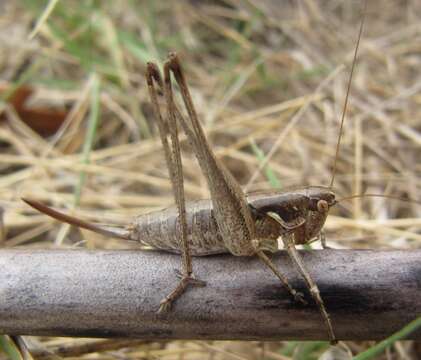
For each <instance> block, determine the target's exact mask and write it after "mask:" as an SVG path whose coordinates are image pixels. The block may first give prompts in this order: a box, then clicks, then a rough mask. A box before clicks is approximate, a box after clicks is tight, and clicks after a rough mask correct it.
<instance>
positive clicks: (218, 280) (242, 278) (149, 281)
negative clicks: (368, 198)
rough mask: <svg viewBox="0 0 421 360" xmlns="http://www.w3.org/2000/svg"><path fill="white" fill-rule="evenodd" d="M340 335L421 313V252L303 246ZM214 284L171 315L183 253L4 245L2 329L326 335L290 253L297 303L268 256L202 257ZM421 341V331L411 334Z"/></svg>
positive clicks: (149, 335) (369, 332)
mask: <svg viewBox="0 0 421 360" xmlns="http://www.w3.org/2000/svg"><path fill="white" fill-rule="evenodd" d="M303 258H304V261H305V263H306V265H307V266H308V268H309V269H310V270H311V273H312V275H313V276H314V279H315V280H316V282H317V284H318V285H319V287H320V291H321V295H322V297H323V299H324V301H325V304H326V307H327V309H328V311H329V313H330V315H331V317H332V321H333V326H334V327H335V331H336V333H337V335H338V337H339V339H347V340H351V339H352V340H363V339H364V340H376V339H381V338H385V337H386V336H389V335H390V334H392V333H393V332H395V331H397V330H399V329H400V328H401V327H403V326H404V325H405V324H406V323H408V322H409V321H411V320H412V319H414V318H415V317H416V316H417V315H419V314H421V301H420V299H421V281H420V279H421V265H420V264H421V250H412V251H371V250H322V251H320V250H319V251H317V250H316V251H306V252H303ZM194 260H195V261H194V267H195V274H196V275H197V276H198V277H199V278H200V279H203V280H206V281H207V286H206V287H204V288H194V289H191V290H189V291H188V292H187V293H186V294H185V296H183V297H182V298H181V299H180V300H179V301H177V302H176V303H175V306H174V308H173V309H172V311H171V312H170V313H168V314H161V315H158V314H156V311H157V309H158V307H159V301H160V300H161V298H162V296H163V295H165V294H166V292H167V291H168V289H169V288H172V287H173V285H174V283H175V281H176V277H175V274H174V269H176V268H177V267H178V263H179V257H178V256H177V255H172V254H166V253H159V252H142V251H87V250H36V251H34V250H2V251H1V252H0V266H1V269H2V271H1V272H0V294H2V296H1V301H0V332H1V333H7V334H13V335H15V334H25V335H49V336H62V335H65V336H87V337H120V338H123V337H132V338H138V339H144V340H156V339H236V340H240V339H241V340H246V339H255V340H275V339H277V340H286V339H296V340H298V339H299V340H307V339H326V337H327V333H326V331H325V329H324V326H323V320H322V318H321V316H320V314H319V312H318V310H317V307H316V305H315V304H314V303H313V302H312V300H311V296H310V295H309V294H308V293H307V292H306V290H305V285H304V281H303V280H302V279H301V278H300V277H299V276H298V275H297V273H296V272H295V271H294V269H293V268H292V266H291V264H290V260H289V259H288V257H287V255H286V254H285V253H284V252H281V253H280V254H279V255H277V256H276V259H275V264H276V266H278V267H279V268H281V269H282V270H283V271H284V273H285V274H286V275H287V276H288V278H289V279H290V282H291V284H292V285H293V286H294V287H295V288H296V289H297V290H298V291H302V292H304V294H305V298H306V300H307V301H308V302H309V304H308V305H301V304H298V303H295V302H294V301H293V300H292V299H291V297H290V296H289V294H288V293H287V292H286V290H285V289H284V288H283V287H282V285H281V284H280V283H279V282H278V281H277V279H276V278H274V277H273V276H272V274H271V273H270V272H269V271H267V270H266V269H265V268H264V267H263V266H262V265H261V264H260V262H259V261H258V259H250V258H241V257H233V256H228V255H227V256H214V257H202V258H195V259H194ZM410 338H412V339H421V332H420V331H416V332H414V333H412V334H411V335H410Z"/></svg>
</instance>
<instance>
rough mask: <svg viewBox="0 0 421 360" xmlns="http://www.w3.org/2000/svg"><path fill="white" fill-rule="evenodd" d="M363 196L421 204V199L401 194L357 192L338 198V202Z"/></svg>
mask: <svg viewBox="0 0 421 360" xmlns="http://www.w3.org/2000/svg"><path fill="white" fill-rule="evenodd" d="M362 197H382V198H387V199H393V200H399V201H403V202H408V203H414V204H418V205H421V201H418V200H414V199H410V198H402V197H400V196H393V195H385V194H355V195H350V196H345V197H343V198H341V199H338V200H336V203H340V202H342V201H344V200H350V199H355V198H362Z"/></svg>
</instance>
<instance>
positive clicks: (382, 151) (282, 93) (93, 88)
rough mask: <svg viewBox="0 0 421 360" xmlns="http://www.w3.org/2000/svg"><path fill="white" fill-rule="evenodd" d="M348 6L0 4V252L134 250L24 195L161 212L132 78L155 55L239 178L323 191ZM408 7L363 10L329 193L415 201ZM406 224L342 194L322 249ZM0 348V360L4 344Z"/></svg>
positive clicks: (413, 35)
mask: <svg viewBox="0 0 421 360" xmlns="http://www.w3.org/2000/svg"><path fill="white" fill-rule="evenodd" d="M362 8H363V5H362V3H361V2H359V1H335V0H329V1H321V0H301V1H276V0H264V1H248V0H221V1H198V0H183V1H153V0H143V1H135V0H116V1H94V0H92V1H89V0H87V1H76V0H66V1H64V0H58V1H52V0H50V1H41V0H39V1H36V0H21V1H13V2H1V3H0V9H1V11H0V30H1V31H0V45H1V52H0V71H1V84H0V91H1V95H0V96H1V100H2V101H1V104H0V106H1V119H0V147H1V154H0V171H1V178H0V205H1V207H2V208H3V217H2V219H1V220H2V221H1V222H2V224H4V226H2V227H1V229H2V231H1V237H0V241H1V245H2V246H3V247H16V246H18V247H26V248H39V247H43V248H45V247H75V246H81V247H88V248H114V249H116V248H127V247H132V248H133V247H134V245H128V244H125V243H124V242H122V241H117V240H113V239H106V238H104V237H101V236H99V235H94V234H88V233H85V232H84V231H82V232H81V231H80V230H77V229H70V228H69V227H68V226H65V225H61V224H58V223H56V222H54V221H52V220H51V219H49V218H47V217H46V216H43V215H40V214H38V213H36V212H35V211H33V210H32V209H29V208H28V207H27V206H26V205H25V204H23V203H22V202H21V200H20V198H21V197H23V196H25V197H30V198H34V199H37V200H41V201H43V202H46V203H49V204H50V205H52V206H55V207H57V208H62V209H65V208H66V209H68V210H72V209H75V211H76V209H77V214H79V215H80V216H82V217H84V218H86V219H89V220H92V221H98V222H103V223H112V224H126V223H128V222H129V221H130V219H131V218H133V217H134V216H135V215H138V214H140V213H145V212H148V211H150V210H154V209H157V208H162V207H166V206H170V205H172V204H173V198H172V193H171V187H170V182H169V180H168V174H167V170H166V167H165V161H164V157H163V153H162V151H161V146H160V143H159V139H158V137H157V130H156V127H155V124H154V119H153V116H152V111H151V105H150V103H149V100H148V96H147V88H146V84H145V78H144V70H145V63H146V62H147V61H155V62H157V63H158V64H160V65H161V64H162V63H163V61H165V58H166V56H167V54H168V52H169V51H177V53H178V54H179V56H180V57H181V59H182V62H183V64H184V69H185V71H186V74H187V81H188V83H189V85H190V89H191V92H192V96H193V100H194V102H195V105H196V108H197V111H198V113H199V115H200V119H201V121H202V123H203V125H204V127H205V128H206V130H207V132H208V136H209V139H210V141H211V143H212V145H213V148H214V150H215V152H216V154H217V155H218V157H219V158H221V160H222V161H223V162H224V163H225V164H226V165H227V167H228V168H229V169H230V170H231V172H232V173H233V174H234V176H235V177H236V179H237V180H238V181H239V182H240V183H241V185H243V186H244V187H245V188H247V189H248V190H249V191H253V190H256V189H265V188H278V189H281V190H282V189H285V188H288V187H290V186H294V185H308V184H311V185H325V186H328V185H329V181H330V178H331V176H332V166H333V161H334V155H335V145H336V142H337V138H338V129H339V123H340V117H341V113H342V107H343V102H344V98H345V93H346V87H347V82H348V78H349V72H350V65H351V61H352V55H353V51H354V49H355V44H356V38H357V34H358V27H359V23H360V21H361V16H362V14H361V12H362ZM420 14H421V3H420V2H418V1H416V0H407V1H397V0H383V1H381V2H370V1H368V4H367V9H366V24H365V28H364V33H363V37H362V41H361V47H360V51H359V54H358V61H357V64H356V73H355V77H354V80H353V83H352V88H351V94H350V103H349V110H348V113H347V116H346V122H345V126H344V133H343V138H342V146H341V149H340V153H339V159H338V168H337V169H338V170H337V171H338V174H337V178H336V182H335V191H336V192H337V193H338V195H339V196H340V197H344V196H349V195H351V194H360V193H364V192H370V193H379V194H388V195H391V196H395V197H400V198H403V199H409V198H411V199H420V195H419V191H420V187H421V182H420V172H421V165H420V164H421V163H420V161H419V157H420V154H421V152H420V150H421V133H420V131H421V120H420V119H421V107H420V103H421V94H420V89H421V75H420V71H419V69H420V68H421V66H420V65H421V46H420V44H421V26H420V24H421V22H420ZM291 122H292V124H291ZM274 145H276V147H275V149H273V147H274ZM270 151H271V152H273V156H272V157H271V159H270V161H269V162H268V164H267V166H265V167H264V168H263V169H262V170H259V166H260V165H261V164H262V162H263V161H265V160H264V159H265V156H266V154H268V153H269V152H270ZM183 157H184V158H183V163H184V172H185V189H186V193H187V197H188V198H189V199H197V198H205V197H208V191H207V189H206V186H205V179H204V178H203V176H202V175H201V173H200V171H199V170H198V166H197V163H196V161H195V158H194V154H193V153H192V152H191V150H190V148H189V147H188V146H185V145H184V143H183ZM256 171H257V173H256V175H254V174H255V172H256ZM250 179H253V181H252V182H251V181H250ZM420 215H421V207H420V206H419V205H417V204H415V203H411V202H403V201H395V200H392V199H387V198H357V199H354V200H353V201H352V202H351V201H349V202H343V203H341V205H340V206H338V207H337V209H335V212H334V214H333V215H332V216H330V218H329V221H328V222H327V224H326V235H327V239H328V243H329V245H330V246H332V247H336V248H377V249H380V248H390V249H392V248H404V249H415V248H419V247H420V244H421V234H420V228H421V220H420ZM312 246H313V245H312ZM314 247H319V245H318V244H314ZM415 315H416V314H414V317H415ZM28 341H30V342H31V343H32V344H33V345H34V344H35V345H34V346H36V347H38V348H40V349H43V350H45V351H49V352H50V353H54V354H56V355H54V356H62V357H65V356H67V357H73V358H86V359H91V358H95V359H117V358H124V359H140V358H145V359H155V358H160V359H161V358H162V359H199V358H200V359H282V360H284V359H292V358H294V359H317V358H318V357H320V356H321V355H322V354H323V353H324V352H326V351H329V345H328V344H327V343H325V342H307V343H298V342H271V343H257V342H247V343H246V342H202V341H201V342H198V341H196V342H193V341H178V342H168V343H163V342H160V343H154V342H147V343H146V342H139V341H132V342H130V341H113V340H107V341H96V340H95V341H92V340H87V339H64V338H28ZM0 345H1V346H2V348H3V349H5V351H9V356H13V355H10V354H12V353H13V350H10V343H9V342H8V338H6V337H4V338H2V339H1V341H0ZM372 345H373V344H372V343H370V342H366V343H354V342H347V343H346V348H347V349H348V350H349V351H351V352H352V353H353V354H356V353H360V352H362V351H364V350H366V349H368V348H370V346H372ZM344 346H345V345H344ZM7 349H9V350H7ZM344 349H345V347H344ZM348 350H347V351H348ZM333 351H334V350H332V349H330V352H329V353H326V354H325V356H328V355H332V354H333ZM336 351H337V350H336ZM343 352H345V353H346V350H343ZM43 356H44V357H47V355H45V354H44V355H43ZM48 356H51V354H50V355H48ZM334 356H335V357H333V358H339V356H345V355H344V354H342V355H338V354H336V355H334ZM420 357H421V348H420V346H419V344H415V343H412V342H396V343H394V344H393V345H391V346H390V347H388V349H387V351H386V352H383V353H382V354H380V355H375V356H374V355H372V356H371V357H370V358H376V359H377V358H378V359H417V358H420ZM328 358H329V357H325V359H328ZM331 358H332V357H331ZM343 358H347V357H346V356H345V357H343ZM329 359H330V358H329Z"/></svg>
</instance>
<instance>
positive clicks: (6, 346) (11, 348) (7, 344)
mask: <svg viewBox="0 0 421 360" xmlns="http://www.w3.org/2000/svg"><path fill="white" fill-rule="evenodd" d="M0 349H1V350H3V352H4V353H5V354H6V355H7V356H8V358H9V359H11V360H22V357H21V356H20V354H19V351H18V350H17V349H16V346H15V345H14V344H13V341H12V340H10V338H9V337H8V336H7V335H0Z"/></svg>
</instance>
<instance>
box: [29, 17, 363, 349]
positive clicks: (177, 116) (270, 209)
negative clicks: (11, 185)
mask: <svg viewBox="0 0 421 360" xmlns="http://www.w3.org/2000/svg"><path fill="white" fill-rule="evenodd" d="M363 19H364V15H363ZM363 19H362V21H361V26H360V32H359V36H358V42H357V45H356V48H355V54H354V60H353V64H352V70H351V74H350V80H349V84H348V90H347V94H348V93H349V86H350V84H351V79H352V73H353V69H354V65H355V59H356V54H357V51H358V44H359V39H360V37H361V32H362V27H363ZM172 76H173V77H174V78H175V81H176V82H177V84H178V86H179V89H180V93H181V96H182V99H183V102H184V105H185V107H186V109H187V114H188V116H187V117H186V116H184V115H183V112H182V111H180V110H179V108H178V106H177V105H176V104H175V101H174V95H173V89H172V82H171V77H172ZM146 79H147V84H148V89H149V94H150V98H151V102H152V106H153V110H154V114H155V117H156V121H157V124H158V128H159V132H160V136H161V142H162V145H163V147H164V152H165V157H166V161H167V165H168V169H169V174H170V179H171V182H172V185H173V190H174V197H175V202H176V204H177V207H176V208H175V207H172V208H168V209H165V210H163V211H160V212H153V213H149V214H146V215H141V216H139V217H137V218H136V219H135V220H134V221H133V223H132V224H131V225H129V226H128V227H126V228H125V229H118V228H114V227H104V226H100V225H96V224H92V223H88V222H86V221H83V220H80V219H78V218H75V217H72V216H69V215H66V214H63V213H61V212H58V211H56V210H53V209H51V208H49V207H47V206H45V205H43V204H41V203H39V202H37V201H34V200H29V199H24V201H26V202H27V203H28V204H29V205H31V206H33V207H34V208H36V209H38V210H39V211H41V212H44V213H46V214H48V215H50V216H52V217H54V218H56V219H58V220H60V221H64V222H68V223H70V224H73V225H76V226H79V227H82V228H86V229H89V230H92V231H95V232H98V233H100V234H103V235H106V236H114V237H119V238H123V239H130V240H136V241H139V242H141V243H143V244H147V245H151V246H153V247H155V248H158V249H162V250H166V251H173V252H178V253H181V254H182V272H181V273H180V277H181V279H180V281H179V283H178V284H177V286H176V287H175V289H174V290H173V291H172V292H171V293H170V294H169V295H168V296H166V297H165V298H164V299H163V300H162V302H161V304H160V307H159V311H161V312H162V311H166V310H168V308H169V307H170V306H171V304H172V303H173V302H174V301H175V300H176V299H177V298H178V297H179V296H180V295H181V294H182V293H183V292H184V291H185V289H186V288H187V287H188V286H189V285H198V286H203V285H205V283H204V282H203V281H201V280H198V279H196V278H195V277H194V275H193V268H192V261H191V257H192V256H204V255H210V254H218V253H227V252H229V253H231V254H233V255H236V256H254V255H257V256H258V257H259V258H260V259H261V261H262V262H264V263H265V264H266V265H267V266H268V267H269V268H270V269H271V270H272V272H273V273H274V274H275V275H276V276H277V277H278V278H279V279H280V280H281V282H282V283H283V284H284V286H285V287H286V288H287V289H288V291H289V292H290V293H291V295H292V296H293V297H294V298H295V299H296V300H297V301H300V302H303V303H305V300H304V299H303V297H302V295H301V294H300V293H298V292H297V291H296V290H295V289H293V288H292V287H291V285H290V284H289V282H288V280H287V278H286V277H285V276H284V275H283V274H282V273H281V272H280V271H279V270H278V269H277V268H276V267H275V266H274V265H273V263H272V261H271V260H270V258H269V257H268V256H267V255H266V254H265V251H270V252H275V251H277V250H278V244H277V239H278V238H279V237H282V240H283V242H284V245H285V248H286V250H287V251H288V254H289V255H290V257H291V260H292V261H293V263H294V264H295V266H296V267H297V269H298V270H299V272H300V273H301V275H302V276H303V277H304V279H305V281H306V284H307V286H308V288H309V291H310V293H311V295H312V297H313V298H314V300H315V302H316V304H317V305H318V307H319V309H320V312H321V314H322V316H323V319H324V321H325V324H326V327H327V329H328V332H329V337H330V339H331V341H332V342H334V341H336V337H335V334H334V331H333V326H332V323H331V320H330V317H329V315H328V312H327V310H326V308H325V305H324V303H323V300H322V298H321V296H320V294H319V290H318V287H317V285H316V283H315V282H314V281H313V280H312V278H311V276H310V274H309V272H308V271H307V270H306V268H305V265H304V263H303V262H302V260H301V257H300V255H299V253H298V252H297V250H296V248H295V245H299V244H305V243H308V242H309V241H311V240H313V239H314V238H317V237H320V238H321V240H322V245H323V247H325V241H324V237H323V236H322V227H323V225H324V222H325V220H326V217H327V215H328V212H329V209H330V207H331V206H333V205H335V204H336V203H337V201H336V200H335V194H334V192H333V191H332V186H333V180H334V176H335V170H334V173H333V175H332V181H331V184H330V186H329V187H322V186H311V187H305V188H301V189H296V190H293V191H286V192H276V191H271V192H262V193H259V194H248V195H246V194H244V192H243V190H242V189H241V187H240V186H239V184H238V183H237V182H236V181H235V179H234V178H233V177H232V175H231V174H230V173H229V171H228V170H227V169H226V168H225V167H224V166H223V164H222V163H221V162H220V161H219V160H218V159H217V158H216V157H215V155H214V154H213V151H212V149H211V147H210V145H209V143H208V141H207V139H206V136H205V134H204V131H203V129H202V127H201V125H200V122H199V120H198V116H197V113H196V110H195V108H194V105H193V102H192V98H191V95H190V92H189V89H188V87H187V82H186V80H185V76H184V72H183V70H182V68H181V65H180V61H179V59H178V57H177V55H176V54H174V53H172V54H170V55H169V57H168V60H167V61H166V62H165V64H164V69H163V76H162V75H161V72H160V70H159V68H158V67H157V66H156V65H155V64H152V63H149V64H148V65H147V73H146ZM159 98H164V100H165V103H166V110H167V113H166V114H164V115H163V114H162V113H161V110H160V106H159V100H158V99H159ZM346 103H347V99H346V100H345V105H344V110H343V116H342V120H341V124H343V122H344V115H345V110H346ZM177 121H178V122H179V123H180V124H181V126H182V128H183V130H184V132H185V133H186V135H187V139H188V141H189V143H190V145H191V147H192V149H193V150H194V152H195V155H196V157H197V159H198V161H199V164H200V167H201V170H202V172H203V174H204V176H205V178H206V179H207V182H208V186H209V189H210V193H211V199H210V200H200V201H194V202H187V203H186V202H185V199H184V187H183V174H182V163H181V155H180V145H179V140H178V134H177V124H176V123H177ZM341 132H342V126H341V130H340V135H339V140H338V144H337V153H336V157H335V165H334V169H335V168H336V158H337V156H338V150H339V146H340V138H341Z"/></svg>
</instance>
